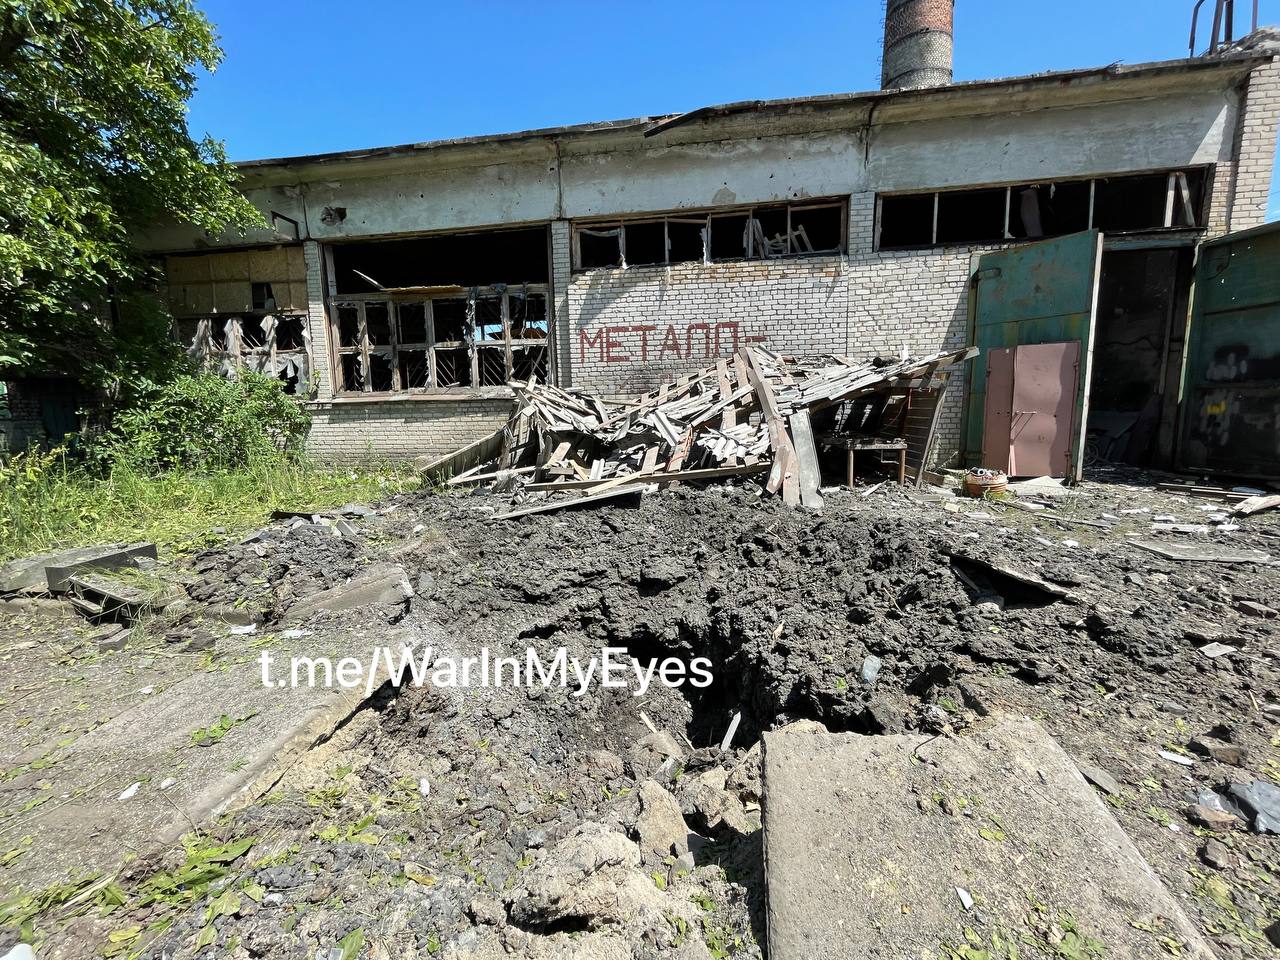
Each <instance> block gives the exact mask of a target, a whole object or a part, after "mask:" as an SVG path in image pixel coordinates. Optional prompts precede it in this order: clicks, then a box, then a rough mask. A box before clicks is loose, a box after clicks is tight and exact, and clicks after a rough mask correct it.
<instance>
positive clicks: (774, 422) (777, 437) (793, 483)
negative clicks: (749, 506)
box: [742, 347, 800, 506]
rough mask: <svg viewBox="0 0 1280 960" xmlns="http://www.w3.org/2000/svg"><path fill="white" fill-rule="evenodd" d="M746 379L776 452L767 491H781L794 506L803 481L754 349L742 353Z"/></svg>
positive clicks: (787, 501)
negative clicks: (751, 388) (753, 389)
mask: <svg viewBox="0 0 1280 960" xmlns="http://www.w3.org/2000/svg"><path fill="white" fill-rule="evenodd" d="M742 353H743V358H744V360H743V362H744V365H745V366H746V370H747V377H748V378H749V379H750V381H751V385H752V386H753V387H754V388H755V393H756V400H757V402H758V403H759V404H760V409H761V410H763V411H764V417H765V423H766V425H767V426H768V429H769V446H770V447H771V448H772V450H773V452H774V459H773V469H772V470H771V471H770V472H769V482H768V483H767V484H765V489H766V490H768V491H769V492H770V493H777V492H778V490H779V488H781V489H782V499H783V502H784V503H786V504H787V505H788V506H795V505H796V504H798V503H799V502H800V479H799V477H798V476H797V469H796V451H795V447H794V446H793V445H792V443H791V436H790V435H789V434H788V433H787V428H786V424H784V423H783V421H782V414H781V412H780V411H779V408H778V401H777V398H776V397H775V396H774V394H773V389H772V387H770V385H769V381H768V379H767V378H766V377H765V375H764V372H763V370H762V368H761V365H760V362H759V358H758V357H757V356H756V353H755V351H754V350H752V349H751V348H749V347H748V348H747V349H746V350H744V351H742Z"/></svg>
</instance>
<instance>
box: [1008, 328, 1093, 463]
mask: <svg viewBox="0 0 1280 960" xmlns="http://www.w3.org/2000/svg"><path fill="white" fill-rule="evenodd" d="M1079 382H1080V341H1079V340H1067V341H1063V342H1061V343H1033V344H1023V345H1020V346H1018V347H1016V348H1015V354H1014V359H1013V404H1012V406H1013V410H1012V413H1013V416H1012V424H1011V426H1010V430H1009V437H1010V440H1009V468H1008V473H1009V474H1010V476H1015V477H1042V476H1049V477H1065V476H1068V475H1069V473H1070V471H1071V446H1072V437H1073V435H1074V431H1075V417H1076V385H1077V384H1078V383H1079Z"/></svg>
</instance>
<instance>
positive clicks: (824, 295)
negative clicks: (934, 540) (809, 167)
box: [568, 194, 987, 461]
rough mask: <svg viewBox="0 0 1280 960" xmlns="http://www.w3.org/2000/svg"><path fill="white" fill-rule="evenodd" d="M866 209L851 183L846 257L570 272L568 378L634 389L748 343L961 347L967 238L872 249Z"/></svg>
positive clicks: (946, 455)
mask: <svg viewBox="0 0 1280 960" xmlns="http://www.w3.org/2000/svg"><path fill="white" fill-rule="evenodd" d="M874 220H875V198H874V195H872V194H855V195H854V196H853V197H852V198H851V203H850V216H849V230H850V237H849V249H850V251H852V253H851V254H850V255H849V256H835V257H807V258H803V259H794V260H781V261H779V260H775V261H768V262H760V261H755V262H741V263H720V264H700V263H685V264H677V265H674V266H670V267H628V268H626V269H603V270H592V271H587V272H584V273H580V274H576V275H574V276H573V278H572V281H571V282H570V284H569V289H568V309H569V318H570V323H569V326H570V328H571V329H570V351H569V362H570V365H571V366H572V369H573V372H574V373H573V375H574V384H575V385H576V386H580V387H584V388H586V389H588V390H592V391H594V392H597V393H602V394H605V395H627V394H634V393H641V392H643V391H646V390H649V389H652V388H653V387H655V386H657V385H658V384H660V383H663V382H665V381H668V380H671V379H674V378H676V377H678V376H680V375H682V374H686V373H690V372H692V371H694V370H697V369H700V368H702V367H706V366H710V365H711V364H713V363H714V362H715V360H716V358H718V357H728V356H730V355H732V354H733V352H734V351H735V350H737V349H738V348H740V347H741V346H745V345H748V344H752V343H758V344H760V345H762V346H765V347H769V348H770V349H774V350H778V351H779V352H785V353H791V354H826V353H836V354H843V355H849V356H856V357H871V356H875V355H890V356H897V354H898V352H899V351H900V350H901V349H903V348H904V347H905V348H906V349H907V350H908V351H909V352H911V353H916V354H922V353H932V352H936V351H940V350H953V349H960V348H961V347H963V346H965V345H966V342H965V341H966V339H967V331H968V281H969V274H970V258H971V255H972V253H973V252H974V248H968V247H964V248H949V249H947V250H945V251H909V252H884V253H877V252H874V251H872V249H871V248H872V246H873V236H874ZM983 249H987V248H983ZM964 393H965V382H964V378H963V377H954V378H953V380H952V382H951V385H950V386H949V388H948V390H947V395H946V397H945V399H944V408H943V413H942V415H941V420H940V424H939V431H940V432H939V440H938V444H937V451H938V458H937V459H938V460H939V461H949V460H951V459H952V458H953V457H954V456H955V455H956V454H957V452H958V450H959V444H960V426H961V422H960V421H961V416H962V412H963V398H964Z"/></svg>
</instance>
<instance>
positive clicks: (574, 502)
mask: <svg viewBox="0 0 1280 960" xmlns="http://www.w3.org/2000/svg"><path fill="white" fill-rule="evenodd" d="M655 489H657V488H656V487H655V486H654V485H653V484H651V483H638V484H636V485H635V486H630V487H618V488H616V489H613V490H610V491H609V492H608V493H593V494H591V495H589V496H585V497H572V498H569V499H566V500H551V501H548V502H547V503H540V504H538V505H537V506H534V507H522V508H521V509H519V510H511V511H509V512H507V513H500V514H498V515H497V516H495V517H493V519H494V520H511V519H514V518H515V517H525V516H528V515H530V514H533V513H551V512H552V511H554V510H564V509H567V508H570V507H581V506H585V505H586V504H589V503H598V502H600V501H602V500H615V499H619V498H622V497H638V496H640V495H641V494H645V493H651V492H652V491H653V490H655Z"/></svg>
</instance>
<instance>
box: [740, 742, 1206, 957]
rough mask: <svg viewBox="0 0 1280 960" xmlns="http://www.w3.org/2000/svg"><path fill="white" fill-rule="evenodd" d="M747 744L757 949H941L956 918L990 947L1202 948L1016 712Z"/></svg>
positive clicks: (1088, 790) (857, 952) (1086, 794)
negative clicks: (758, 788) (936, 728)
mask: <svg viewBox="0 0 1280 960" xmlns="http://www.w3.org/2000/svg"><path fill="white" fill-rule="evenodd" d="M763 754H764V757H763V784H764V851H765V876H766V882H767V889H768V906H767V920H768V945H769V949H768V955H769V956H770V957H771V958H772V960H802V958H803V960H810V958H812V957H823V958H824V960H863V958H871V957H877V958H879V957H908V956H911V957H916V956H937V955H941V956H950V955H951V953H949V952H948V948H952V949H959V948H961V947H963V946H965V944H966V933H965V931H966V928H968V929H970V930H972V932H973V935H974V937H976V938H977V941H979V942H977V943H974V942H973V941H972V940H970V941H968V942H969V944H970V946H971V947H972V948H973V949H974V950H983V949H986V950H989V951H991V955H992V956H1003V954H1002V953H999V952H998V948H999V945H1000V944H1001V943H1013V944H1022V943H1023V942H1024V938H1033V939H1037V940H1039V941H1040V942H1046V941H1048V940H1050V939H1052V938H1053V937H1059V938H1061V937H1063V935H1064V932H1066V933H1067V935H1069V936H1072V937H1076V938H1078V939H1079V942H1075V943H1072V944H1066V946H1068V947H1071V948H1073V949H1078V950H1079V954H1078V955H1080V956H1092V955H1094V954H1095V952H1096V953H1097V955H1099V956H1101V955H1103V953H1105V955H1106V956H1109V957H1111V956H1114V957H1156V956H1161V955H1164V953H1165V948H1164V947H1163V946H1162V944H1161V938H1162V937H1172V938H1173V939H1175V940H1178V941H1181V942H1182V944H1183V947H1182V950H1181V952H1180V953H1179V956H1182V957H1184V958H1196V960H1211V958H1212V957H1213V953H1212V951H1211V950H1210V949H1209V946H1208V944H1207V943H1206V942H1205V941H1204V939H1203V938H1202V936H1201V935H1200V934H1199V932H1198V931H1197V930H1196V928H1195V927H1193V926H1192V924H1191V922H1190V921H1189V920H1188V919H1187V916H1186V914H1185V913H1184V912H1183V910H1182V907H1181V906H1180V905H1179V904H1178V902H1177V901H1176V900H1175V899H1174V897H1173V896H1172V894H1171V893H1170V892H1169V891H1168V890H1167V889H1166V888H1165V887H1164V885H1163V884H1161V882H1160V881H1159V880H1158V879H1157V878H1156V876H1155V874H1154V873H1153V872H1152V870H1151V868H1150V866H1148V864H1147V863H1146V861H1145V860H1144V859H1143V858H1142V855H1141V854H1140V853H1139V852H1138V850H1137V848H1135V847H1134V845H1133V843H1132V841H1131V840H1130V839H1129V838H1128V836H1127V835H1126V834H1125V833H1124V831H1123V830H1121V828H1120V826H1119V824H1117V823H1116V821H1115V819H1114V818H1113V817H1112V816H1111V814H1110V812H1109V811H1108V810H1107V808H1106V806H1105V805H1104V804H1103V802H1102V801H1101V800H1100V799H1099V797H1098V796H1097V794H1096V791H1094V789H1093V788H1092V787H1091V786H1089V785H1088V784H1087V783H1086V782H1085V780H1084V778H1083V777H1082V776H1081V774H1080V771H1079V770H1078V769H1077V768H1076V766H1075V764H1074V763H1073V762H1072V761H1071V758H1070V757H1068V756H1067V755H1066V753H1064V752H1063V750H1062V748H1061V747H1060V746H1058V744H1057V743H1056V742H1055V741H1054V740H1053V739H1052V738H1051V737H1049V735H1048V734H1047V733H1045V732H1044V730H1043V729H1042V728H1041V727H1040V726H1039V725H1038V724H1036V723H1035V722H1033V721H1031V720H1028V719H1025V718H999V719H995V720H993V721H992V722H990V723H989V724H986V725H984V726H982V727H980V728H978V729H975V730H973V731H972V732H970V733H968V734H966V735H964V736H958V737H955V736H952V737H939V738H929V737H923V736H918V735H894V736H876V737H867V736H858V735H853V734H822V733H800V732H787V731H783V732H777V733H769V734H766V735H765V737H764V744H763ZM957 888H959V889H962V890H964V891H965V893H966V896H968V897H971V898H972V901H973V904H972V907H973V909H969V908H968V907H966V905H965V903H964V900H965V898H963V897H960V896H959V895H958V893H957ZM1064 924H1065V925H1064ZM1071 930H1075V931H1077V932H1076V933H1071V932H1070V931H1071ZM1064 943H1065V941H1064ZM1095 944H1096V946H1095ZM1048 952H1052V950H1050V951H1048ZM1062 955H1064V956H1065V955H1068V954H1067V953H1065V952H1064V953H1063V954H1062ZM1071 955H1076V954H1071Z"/></svg>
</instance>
